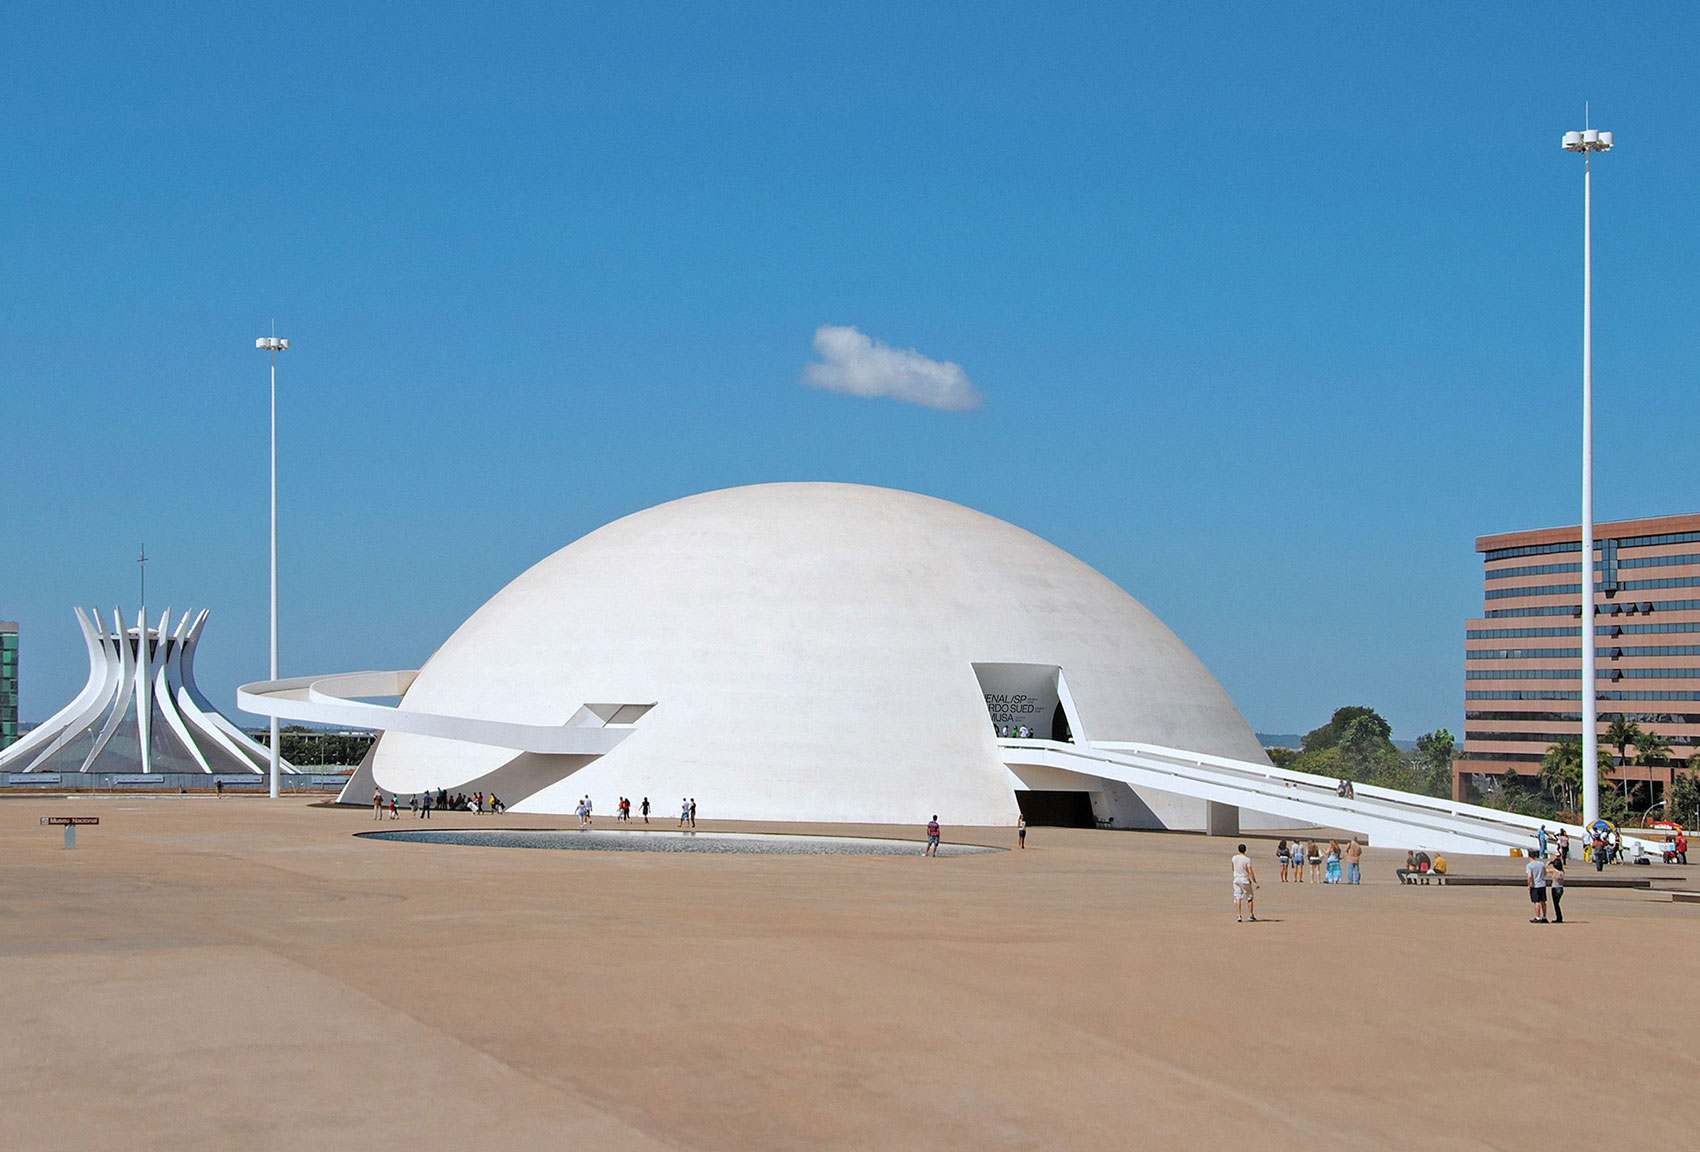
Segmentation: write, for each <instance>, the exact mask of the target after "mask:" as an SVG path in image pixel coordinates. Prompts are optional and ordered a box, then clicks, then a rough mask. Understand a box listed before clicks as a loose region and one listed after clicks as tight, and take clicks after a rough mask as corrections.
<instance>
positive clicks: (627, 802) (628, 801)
mask: <svg viewBox="0 0 1700 1152" xmlns="http://www.w3.org/2000/svg"><path fill="white" fill-rule="evenodd" d="M585 799H587V800H588V799H589V797H586V798H585ZM638 814H639V815H641V816H642V817H643V822H644V823H645V824H648V823H649V797H648V796H645V797H644V798H643V802H642V803H641V804H639V805H638ZM614 819H615V821H616V822H618V823H621V824H630V823H631V822H632V798H631V797H630V796H622V797H620V802H619V803H618V804H616V805H615V806H614Z"/></svg>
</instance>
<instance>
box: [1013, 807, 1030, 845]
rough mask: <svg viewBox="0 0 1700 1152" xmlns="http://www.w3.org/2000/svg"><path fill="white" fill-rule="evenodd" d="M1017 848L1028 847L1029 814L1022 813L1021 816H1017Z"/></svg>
mask: <svg viewBox="0 0 1700 1152" xmlns="http://www.w3.org/2000/svg"><path fill="white" fill-rule="evenodd" d="M1015 846H1016V847H1017V848H1026V847H1027V814H1026V813H1022V814H1021V815H1020V816H1017V817H1016V818H1015Z"/></svg>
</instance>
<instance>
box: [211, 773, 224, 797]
mask: <svg viewBox="0 0 1700 1152" xmlns="http://www.w3.org/2000/svg"><path fill="white" fill-rule="evenodd" d="M213 791H214V792H217V793H218V798H219V799H220V800H222V799H224V778H223V777H222V776H214V777H213Z"/></svg>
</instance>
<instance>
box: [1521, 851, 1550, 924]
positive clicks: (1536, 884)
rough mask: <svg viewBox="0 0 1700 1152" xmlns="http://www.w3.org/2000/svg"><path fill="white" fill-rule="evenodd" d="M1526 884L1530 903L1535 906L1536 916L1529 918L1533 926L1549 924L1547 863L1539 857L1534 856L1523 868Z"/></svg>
mask: <svg viewBox="0 0 1700 1152" xmlns="http://www.w3.org/2000/svg"><path fill="white" fill-rule="evenodd" d="M1523 875H1524V882H1525V883H1526V884H1527V885H1528V886H1529V903H1531V904H1533V905H1534V906H1535V914H1534V915H1533V916H1531V917H1529V923H1531V924H1545V923H1546V922H1547V862H1546V861H1545V860H1542V859H1541V858H1540V857H1539V856H1532V857H1530V858H1529V862H1528V863H1527V864H1525V865H1524V866H1523Z"/></svg>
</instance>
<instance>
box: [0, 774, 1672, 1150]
mask: <svg viewBox="0 0 1700 1152" xmlns="http://www.w3.org/2000/svg"><path fill="white" fill-rule="evenodd" d="M705 808H706V804H705ZM73 814H74V815H98V816H99V817H100V819H101V823H100V826H99V827H95V828H83V829H81V830H80V835H79V844H78V848H77V849H76V851H74V852H65V851H63V850H62V849H61V847H60V844H61V838H60V833H59V830H58V829H52V828H44V827H42V826H41V825H40V818H41V817H42V816H46V815H73ZM409 820H410V817H409V816H408V814H407V813H406V812H405V811H403V813H402V818H401V820H400V821H397V822H393V823H392V822H390V821H388V820H387V819H386V820H385V821H384V823H383V827H385V828H386V829H388V828H400V827H404V826H418V825H419V824H421V823H422V822H419V821H414V822H413V824H412V825H408V821H409ZM570 823H572V821H571V818H567V819H566V820H565V821H563V819H562V818H560V817H550V818H536V817H531V818H528V817H522V816H513V815H508V816H504V817H492V816H484V817H475V816H472V815H470V814H466V813H458V814H447V813H438V814H436V815H435V816H434V817H433V820H432V821H431V824H430V825H429V826H430V827H433V828H445V827H497V826H500V827H514V828H519V827H562V826H563V825H564V824H570ZM673 823H675V821H672V820H663V821H661V822H659V824H658V826H659V827H662V828H668V827H671V826H672V824H673ZM608 824H609V821H608V820H607V819H606V818H602V817H599V818H598V825H599V826H604V827H606V826H608ZM373 827H374V824H373V821H372V817H371V813H370V811H356V810H343V809H332V808H326V807H317V806H314V805H313V804H312V803H311V802H310V801H309V800H307V799H302V798H289V799H284V800H281V801H276V802H268V801H266V800H264V799H259V798H249V797H241V798H236V797H226V798H223V799H215V798H213V797H211V796H154V797H147V796H140V797H138V796H111V797H98V798H97V797H88V796H83V797H75V798H70V799H63V798H35V797H15V796H14V797H7V798H4V799H0V1068H4V1069H5V1075H4V1076H3V1077H0V1146H3V1147H6V1148H31V1149H45V1148H120V1147H122V1148H159V1149H164V1148H173V1149H176V1148H219V1149H224V1148H244V1149H297V1148H303V1149H304V1148H313V1149H338V1148H349V1149H353V1148H360V1149H371V1148H406V1149H410V1150H415V1152H418V1150H423V1149H435V1148H444V1149H470V1148H479V1149H485V1148H488V1149H506V1148H515V1149H519V1148H524V1149H536V1148H586V1149H591V1148H595V1149H623V1148H674V1149H726V1150H733V1149H737V1150H747V1149H807V1148H915V1149H923V1148H924V1149H940V1148H975V1149H985V1148H1019V1149H1056V1148H1068V1149H1093V1148H1104V1149H1125V1148H1133V1147H1142V1148H1221V1149H1235V1150H1241V1149H1262V1148H1275V1149H1300V1148H1304V1149H1322V1148H1351V1147H1356V1148H1422V1149H1449V1148H1482V1149H1486V1148H1507V1149H1508V1148H1528V1147H1535V1146H1541V1145H1554V1144H1556V1143H1557V1142H1563V1143H1566V1144H1568V1143H1572V1142H1575V1141H1577V1140H1580V1139H1582V1138H1583V1135H1584V1133H1586V1132H1590V1131H1592V1132H1599V1133H1606V1134H1609V1136H1610V1140H1611V1142H1613V1143H1626V1144H1634V1145H1637V1146H1643V1145H1644V1146H1648V1147H1662V1148H1674V1147H1683V1146H1687V1145H1688V1144H1689V1143H1690V1142H1691V1140H1692V1132H1693V1126H1694V1124H1695V1123H1696V1122H1697V1121H1700V1115H1697V1114H1696V1110H1695V1106H1694V1104H1693V1090H1694V1086H1695V1084H1696V1083H1700V1061H1697V1060H1696V1057H1695V1055H1694V1048H1693V1041H1694V1032H1695V1027H1696V1024H1697V1023H1700V1009H1697V1008H1696V1005H1695V1001H1694V998H1693V995H1692V989H1693V988H1695V987H1696V986H1697V984H1700V949H1696V947H1695V942H1696V940H1700V905H1687V904H1673V903H1671V902H1670V901H1669V898H1668V897H1667V896H1664V895H1656V894H1649V893H1647V892H1637V891H1621V890H1617V891H1606V890H1588V889H1584V888H1576V889H1573V890H1572V891H1571V892H1570V893H1569V894H1568V896H1567V898H1566V908H1565V911H1566V914H1567V917H1568V922H1567V923H1566V924H1564V925H1563V926H1545V927H1542V926H1536V925H1530V924H1528V923H1527V922H1526V920H1527V917H1528V911H1527V909H1528V903H1527V901H1526V899H1525V897H1524V895H1523V893H1522V891H1521V890H1519V889H1514V888H1499V887H1448V888H1439V887H1426V888H1413V887H1404V886H1400V885H1398V884H1397V883H1396V881H1395V879H1394V875H1393V873H1394V868H1395V866H1396V865H1397V864H1399V863H1402V862H1403V859H1404V854H1403V853H1397V854H1396V853H1393V852H1381V851H1377V850H1374V849H1372V850H1371V851H1370V852H1369V853H1368V855H1367V858H1366V868H1365V871H1366V881H1365V883H1364V884H1363V886H1362V887H1360V888H1346V887H1332V886H1323V885H1313V884H1305V885H1303V886H1294V885H1285V886H1283V885H1281V884H1278V883H1276V870H1275V866H1274V848H1273V841H1268V840H1254V841H1251V845H1252V855H1253V857H1254V859H1255V860H1256V863H1257V868H1258V871H1259V878H1260V879H1261V880H1262V881H1263V888H1262V890H1261V891H1260V893H1259V900H1258V909H1257V910H1258V913H1259V914H1260V916H1262V917H1264V920H1263V921H1262V922H1260V923H1257V924H1236V923H1235V922H1234V914H1233V904H1232V900H1231V889H1230V883H1229V880H1230V875H1229V867H1228V858H1229V856H1230V855H1231V853H1232V851H1233V842H1232V841H1226V840H1221V839H1210V838H1206V837H1202V836H1189V835H1158V834H1144V833H1128V832H1095V831H1085V830H1062V829H1050V828H1036V829H1033V830H1032V831H1031V832H1030V834H1029V837H1028V844H1029V847H1028V849H1027V850H1026V851H1025V852H1019V851H1014V850H1011V851H1007V852H1001V853H994V854H989V855H979V856H967V857H957V858H941V859H936V860H933V859H923V858H922V857H921V856H920V844H919V843H917V844H916V845H915V852H914V854H913V855H906V856H815V855H735V854H718V853H676V852H675V853H655V854H651V853H640V852H625V851H619V852H606V851H598V852H576V851H574V852H568V851H546V850H521V849H504V848H482V847H457V846H448V845H439V844H415V843H400V842H377V841H372V840H363V839H358V838H356V837H355V835H354V834H355V833H357V832H362V831H367V830H371V829H372V828H373ZM702 827H703V828H704V829H710V828H720V829H722V830H727V829H732V827H733V826H729V825H716V824H714V823H712V822H709V821H704V822H703V825H702ZM734 830H738V831H752V830H759V829H754V828H752V827H751V826H747V825H746V826H738V827H737V828H736V829H734ZM786 830H788V831H811V832H832V833H848V834H861V835H886V836H891V835H901V836H918V835H919V833H920V830H919V829H879V828H869V827H855V828H843V827H823V826H818V825H817V826H811V827H808V828H803V827H800V826H798V827H792V828H788V829H786ZM953 835H955V836H957V838H958V839H968V840H974V841H978V842H981V843H986V844H993V845H1000V846H1004V847H1008V848H1011V849H1013V847H1014V835H1013V832H1003V831H995V832H986V831H981V832H978V833H970V834H966V835H964V834H960V833H958V832H957V831H956V830H953V829H951V828H950V827H949V825H948V822H947V824H946V838H947V840H949V839H951V838H952V836H953ZM1453 863H1454V869H1455V870H1456V871H1468V872H1473V873H1482V872H1488V871H1497V872H1502V873H1505V874H1508V875H1509V874H1513V873H1515V872H1517V871H1518V868H1517V862H1516V861H1512V860H1495V861H1485V860H1456V861H1454V862H1453ZM1620 871H1624V870H1620ZM1642 871H1645V870H1642ZM1653 871H1654V872H1656V873H1659V874H1669V873H1673V872H1680V871H1683V870H1681V869H1673V868H1657V869H1654V870H1653ZM1573 875H1576V873H1573ZM1630 973H1633V976H1631V975H1630ZM1587 1036H1594V1037H1597V1038H1598V1039H1599V1040H1600V1041H1601V1042H1602V1044H1603V1045H1604V1048H1603V1050H1602V1051H1600V1052H1598V1053H1597V1054H1595V1055H1589V1054H1588V1053H1587V1052H1586V1051H1585V1050H1584V1048H1583V1047H1582V1043H1581V1042H1582V1041H1583V1040H1584V1039H1585V1038H1586V1037H1587Z"/></svg>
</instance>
